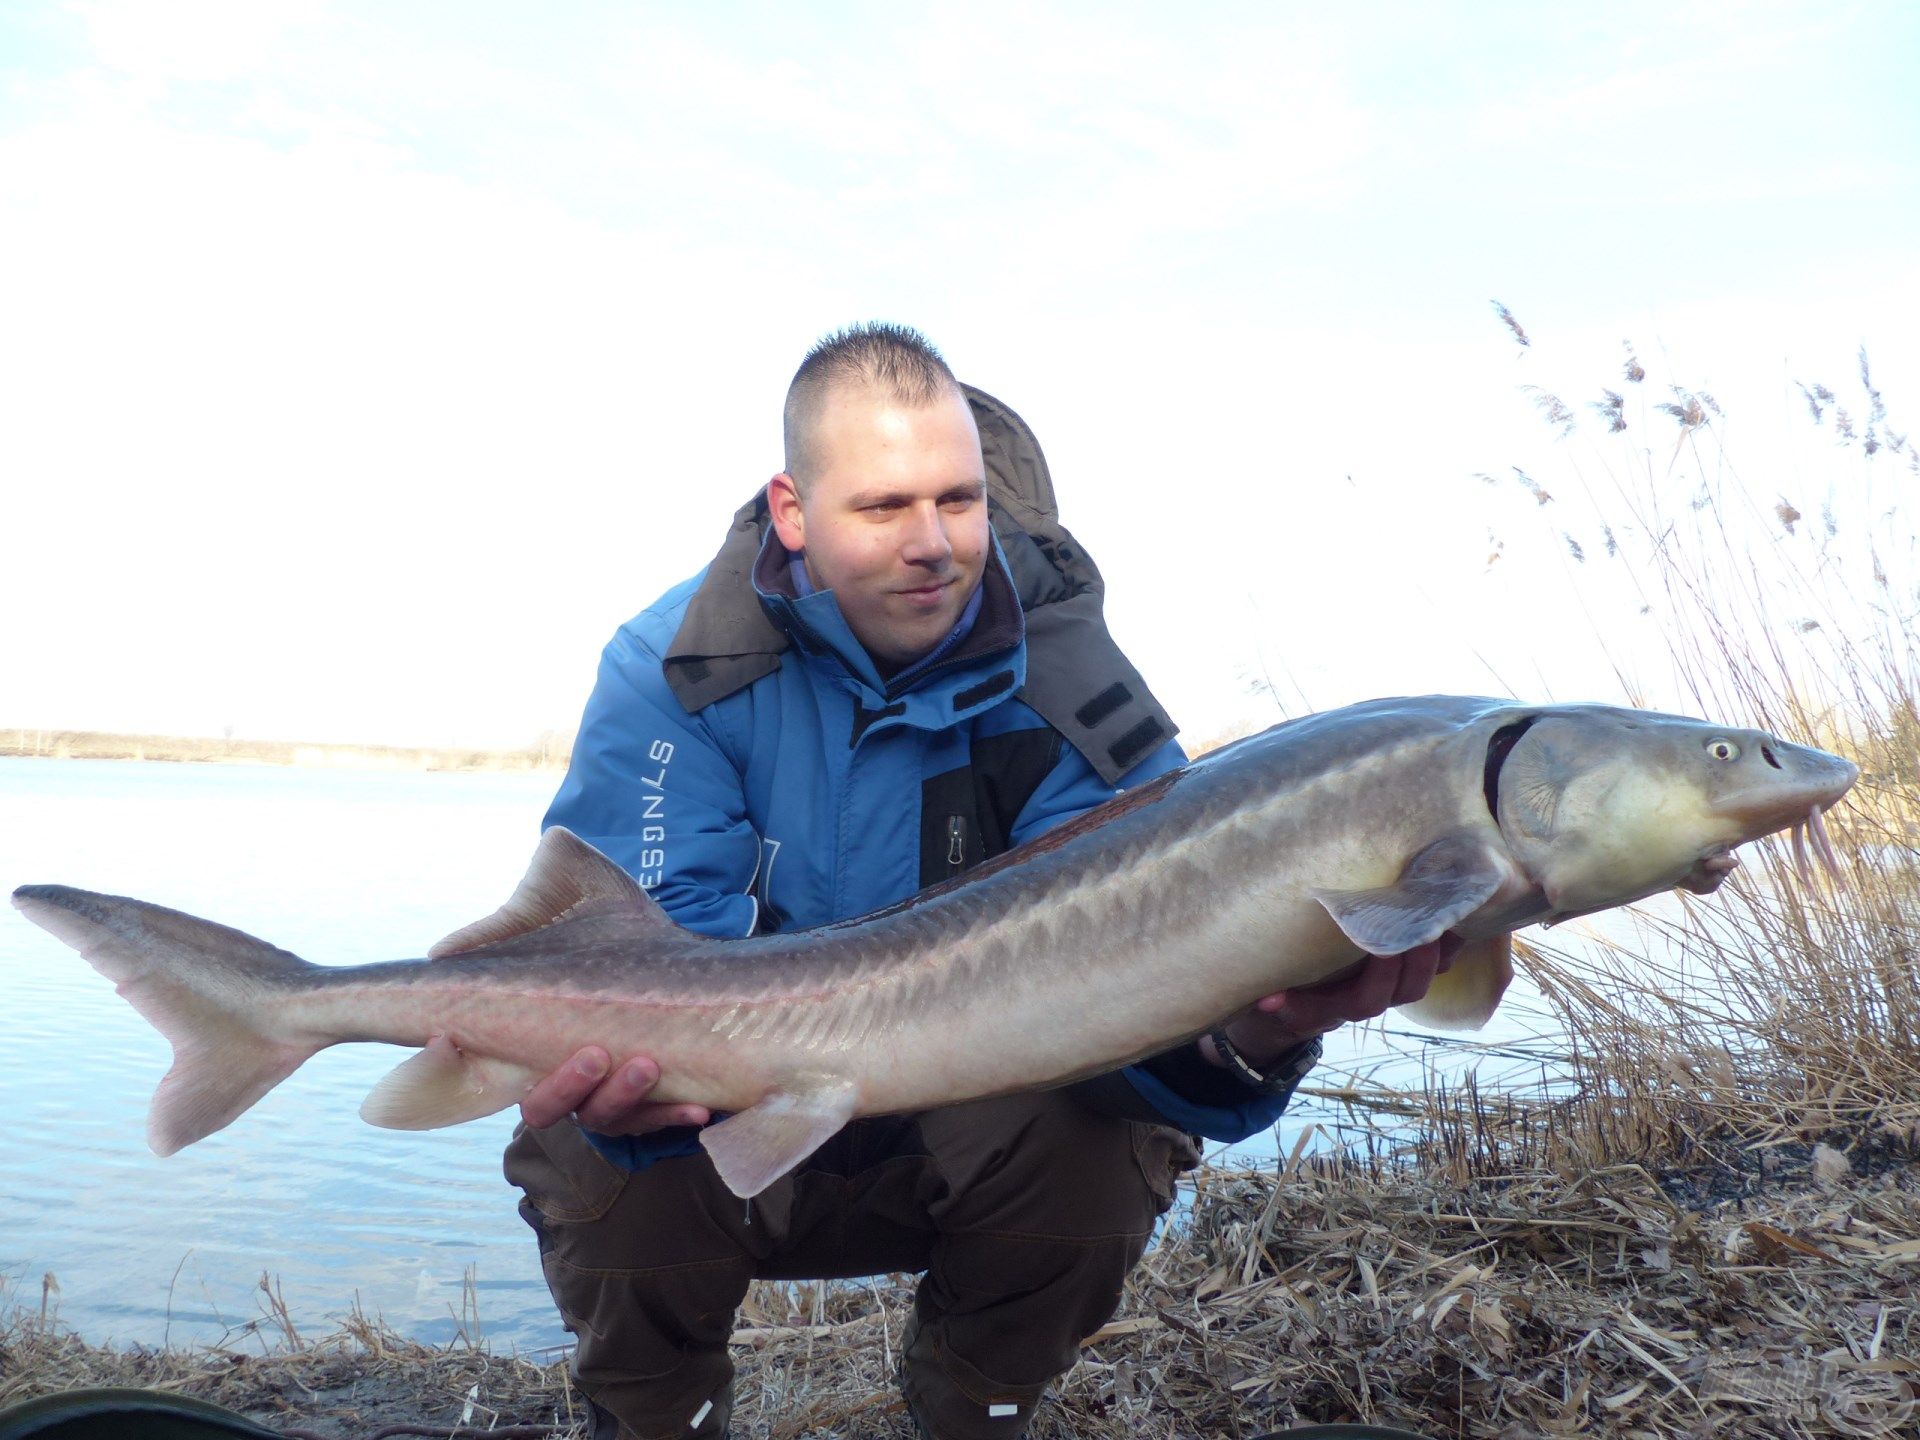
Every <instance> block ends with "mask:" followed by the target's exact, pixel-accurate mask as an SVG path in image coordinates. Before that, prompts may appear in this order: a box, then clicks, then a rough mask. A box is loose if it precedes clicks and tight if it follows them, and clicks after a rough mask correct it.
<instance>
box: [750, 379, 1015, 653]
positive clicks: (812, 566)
mask: <svg viewBox="0 0 1920 1440" xmlns="http://www.w3.org/2000/svg"><path fill="white" fill-rule="evenodd" d="M810 454H811V456H812V459H813V468H814V470H815V474H814V475H813V476H812V477H811V478H810V479H809V481H808V484H807V489H806V495H805V498H804V499H803V498H801V497H800V496H799V494H798V493H797V491H796V490H795V488H794V485H793V481H792V478H791V477H790V476H788V475H786V474H784V473H782V474H780V475H776V476H774V478H773V481H772V483H770V484H769V485H768V487H767V500H768V503H769V505H770V507H771V509H772V511H773V522H774V528H775V529H776V530H777V531H778V533H779V536H780V541H781V543H782V544H784V545H785V546H786V547H787V548H788V549H789V550H803V551H805V552H806V557H807V574H808V575H809V577H810V578H811V579H812V580H813V583H814V585H815V586H816V587H818V588H820V589H823V590H825V589H831V590H832V591H833V593H834V596H835V598H836V599H837V600H838V601H839V603H840V613H841V614H843V615H844V616H846V619H847V624H848V625H849V626H850V627H851V628H852V630H853V633H854V635H855V636H856V637H857V638H858V639H859V641H860V643H861V644H862V645H864V646H865V647H866V649H867V653H868V654H869V655H871V656H873V658H874V659H875V660H876V661H878V662H879V663H880V665H881V666H882V667H884V668H886V669H888V670H897V669H899V668H901V667H903V666H906V665H910V664H912V663H913V662H914V661H915V660H918V659H919V658H920V657H921V656H923V655H925V654H926V653H927V652H928V651H929V650H931V649H933V647H934V646H936V645H938V644H939V643H940V642H941V641H942V640H944V639H945V638H946V636H947V632H948V631H950V630H951V629H953V626H954V624H955V622H956V621H958V620H959V618H960V612H961V610H963V609H964V608H965V607H966V603H967V599H968V597H969V596H970V595H972V593H973V587H974V586H975V585H977V584H979V583H980V575H981V572H982V571H983V570H985V568H986V563H987V546H988V540H987V495H986V466H985V465H984V464H983V462H982V461H981V458H980V434H979V432H978V431H977V430H976V429H975V428H974V423H973V412H972V411H971V410H970V409H969V408H968V406H967V402H966V398H965V397H964V396H962V395H961V394H959V392H957V391H955V392H951V393H949V394H947V395H945V396H943V397H942V398H941V399H939V400H937V401H935V402H934V403H933V404H931V405H927V406H913V407H910V406H903V405H901V404H899V403H898V402H897V401H895V400H892V399H891V398H889V397H887V396H886V395H885V394H883V393H879V392H876V391H873V390H869V389H866V388H864V387H847V386H843V387H841V388H839V389H837V390H835V391H833V392H832V393H830V394H829V395H828V397H827V399H826V403H825V405H824V406H823V407H822V411H821V414H820V419H819V424H818V426H817V427H816V429H815V430H814V433H813V444H812V446H811V448H810Z"/></svg>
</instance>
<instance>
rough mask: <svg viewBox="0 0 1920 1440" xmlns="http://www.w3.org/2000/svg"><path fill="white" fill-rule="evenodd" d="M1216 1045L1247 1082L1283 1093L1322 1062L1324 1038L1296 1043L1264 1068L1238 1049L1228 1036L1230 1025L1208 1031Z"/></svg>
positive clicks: (1265, 1092)
mask: <svg viewBox="0 0 1920 1440" xmlns="http://www.w3.org/2000/svg"><path fill="white" fill-rule="evenodd" d="M1208 1036H1209V1038H1210V1039H1212V1041H1213V1048H1214V1049H1215V1050H1216V1051H1218V1052H1219V1055H1220V1058H1221V1060H1223V1061H1225V1062H1226V1067H1227V1069H1229V1070H1231V1071H1232V1072H1233V1073H1234V1074H1235V1075H1237V1076H1238V1077H1239V1078H1240V1079H1241V1080H1242V1081H1244V1082H1245V1083H1246V1084H1248V1085H1251V1086H1252V1087H1253V1088H1254V1089H1255V1090H1258V1091H1260V1092H1261V1093H1262V1094H1263V1095H1283V1094H1285V1093H1286V1092H1287V1091H1289V1090H1291V1089H1293V1087H1294V1086H1296V1085H1298V1084H1299V1083H1300V1082H1301V1081H1302V1080H1303V1079H1305V1078H1306V1074H1307V1072H1308V1071H1309V1070H1311V1069H1313V1067H1314V1066H1315V1065H1317V1064H1319V1063H1320V1051H1321V1045H1320V1037H1319V1036H1318V1035H1316V1036H1314V1037H1313V1038H1312V1039H1311V1040H1308V1041H1305V1042H1304V1043H1302V1044H1299V1045H1296V1046H1294V1047H1293V1049H1291V1050H1283V1051H1281V1052H1280V1054H1278V1055H1277V1056H1275V1057H1274V1058H1273V1059H1272V1060H1269V1061H1268V1062H1267V1068H1266V1069H1264V1070H1261V1069H1259V1068H1257V1067H1256V1066H1255V1065H1254V1064H1253V1062H1252V1061H1250V1060H1248V1059H1247V1057H1246V1056H1244V1055H1242V1054H1241V1053H1240V1051H1239V1050H1238V1049H1237V1048H1235V1046H1234V1043H1233V1042H1232V1041H1231V1040H1229V1039H1228V1038H1227V1027H1226V1026H1224V1025H1216V1026H1214V1028H1213V1029H1212V1030H1211V1031H1209V1032H1208Z"/></svg>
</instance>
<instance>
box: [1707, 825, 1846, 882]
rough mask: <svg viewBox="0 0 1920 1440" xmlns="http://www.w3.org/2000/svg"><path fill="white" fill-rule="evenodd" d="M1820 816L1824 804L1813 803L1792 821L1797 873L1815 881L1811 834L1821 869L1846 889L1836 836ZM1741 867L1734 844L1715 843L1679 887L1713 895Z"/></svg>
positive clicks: (1808, 880) (1803, 878)
mask: <svg viewBox="0 0 1920 1440" xmlns="http://www.w3.org/2000/svg"><path fill="white" fill-rule="evenodd" d="M1828 808H1831V807H1828ZM1821 815H1822V810H1821V807H1820V806H1818V805H1812V806H1809V807H1808V809H1807V813H1806V814H1805V815H1804V816H1803V817H1801V818H1800V819H1798V820H1795V821H1794V822H1793V830H1792V834H1793V838H1792V846H1793V868H1794V872H1795V873H1796V874H1798V875H1799V877H1800V879H1801V881H1802V883H1804V884H1809V885H1810V884H1812V883H1813V871H1814V866H1813V864H1812V862H1811V861H1810V860H1809V859H1808V856H1807V849H1808V845H1809V837H1811V845H1812V849H1813V857H1814V859H1817V860H1818V861H1819V862H1820V867H1819V868H1820V869H1822V870H1824V871H1825V872H1826V874H1827V878H1828V880H1830V881H1831V882H1832V883H1833V887H1834V888H1835V889H1836V890H1844V889H1846V885H1847V875H1846V871H1845V869H1844V868H1843V867H1842V865H1841V864H1840V855H1839V852H1838V851H1836V850H1835V849H1834V848H1833V837H1832V836H1830V835H1829V834H1828V833H1827V825H1826V821H1825V820H1823V819H1822V818H1821ZM1739 868H1740V860H1739V858H1738V857H1737V856H1736V855H1735V854H1734V853H1733V846H1731V845H1716V846H1715V847H1714V848H1713V849H1711V850H1709V851H1708V852H1707V853H1706V854H1704V855H1702V856H1701V857H1700V858H1699V859H1698V860H1696V861H1694V863H1693V868H1692V869H1691V870H1689V871H1688V872H1687V873H1686V875H1685V876H1684V877H1682V879H1681V881H1680V888H1681V889H1683V890H1691V891H1692V892H1693V893H1694V894H1695V895H1711V894H1712V893H1713V892H1714V891H1715V890H1718V889H1719V888H1720V886H1721V885H1722V884H1724V883H1725V881H1726V878H1727V876H1729V875H1731V874H1732V873H1733V872H1734V871H1735V870H1738V869H1739Z"/></svg>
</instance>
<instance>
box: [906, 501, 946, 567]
mask: <svg viewBox="0 0 1920 1440" xmlns="http://www.w3.org/2000/svg"><path fill="white" fill-rule="evenodd" d="M900 554H901V558H902V559H904V560H906V561H908V562H909V563H910V564H914V565H941V564H945V563H946V561H947V560H948V558H949V557H951V556H952V554H953V543H952V542H951V541H950V540H948V539H947V525H946V517H945V516H944V515H942V514H941V513H940V507H939V506H938V505H934V504H931V503H929V504H925V505H916V506H914V507H913V510H912V512H911V513H910V514H909V515H908V517H907V531H906V534H905V536H904V537H903V539H902V541H901V545H900Z"/></svg>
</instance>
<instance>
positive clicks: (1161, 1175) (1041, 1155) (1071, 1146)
mask: <svg viewBox="0 0 1920 1440" xmlns="http://www.w3.org/2000/svg"><path fill="white" fill-rule="evenodd" d="M920 1122H921V1133H922V1138H923V1140H924V1141H925V1143H926V1146H927V1150H928V1153H929V1155H930V1156H931V1157H932V1161H933V1165H934V1169H935V1171H936V1174H937V1176H938V1179H939V1184H940V1189H941V1192H942V1193H940V1194H939V1195H938V1197H937V1198H936V1199H935V1200H934V1201H933V1202H932V1204H931V1205H930V1207H929V1210H930V1214H931V1215H932V1218H933V1219H934V1221H935V1223H936V1225H937V1226H938V1227H939V1228H940V1229H941V1230H943V1231H954V1230H963V1229H973V1230H994V1231H999V1232H1003V1233H1019V1234H1028V1235H1035V1236H1048V1237H1060V1238H1076V1239H1094V1238H1099V1237H1103V1236H1121V1235H1135V1236H1140V1237H1143V1238H1144V1237H1145V1236H1146V1235H1147V1234H1148V1233H1150V1232H1151V1231H1152V1229H1153V1224H1154V1221H1155V1220H1156V1219H1157V1218H1158V1217H1159V1216H1160V1215H1162V1214H1164V1213H1165V1212H1166V1210H1167V1208H1168V1207H1169V1206H1170V1205H1171V1204H1172V1203H1173V1193H1174V1184H1175V1182H1176V1180H1177V1179H1178V1177H1179V1175H1180V1173H1181V1172H1182V1171H1184V1170H1187V1169H1190V1168H1192V1166H1193V1165H1195V1164H1197V1163H1198V1161H1199V1153H1198V1151H1197V1150H1195V1149H1194V1146H1193V1142H1192V1141H1191V1140H1189V1139H1188V1138H1187V1137H1186V1136H1184V1135H1182V1134H1180V1132H1179V1131H1177V1130H1173V1129H1170V1128H1169V1127H1167V1126H1164V1125H1148V1124H1143V1123H1141V1122H1138V1121H1133V1120H1122V1119H1119V1118H1117V1117H1115V1116H1111V1115H1101V1114H1097V1113H1095V1112H1094V1111H1091V1110H1089V1109H1087V1108H1086V1107H1085V1106H1083V1105H1081V1104H1080V1103H1079V1102H1078V1101H1076V1100H1074V1099H1072V1098H1071V1097H1070V1096H1068V1095H1066V1094H1064V1093H1062V1092H1059V1091H1041V1092H1037V1093H1030V1094H1022V1095H1010V1096H1004V1097H1001V1098H998V1099H994V1100H983V1101H976V1102H973V1103H972V1104H967V1105H956V1106H952V1107H950V1108H948V1109H945V1110H937V1111H929V1112H927V1113H926V1114H924V1115H922V1116H921V1117H920Z"/></svg>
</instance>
